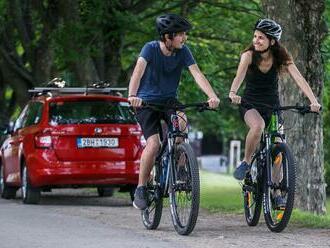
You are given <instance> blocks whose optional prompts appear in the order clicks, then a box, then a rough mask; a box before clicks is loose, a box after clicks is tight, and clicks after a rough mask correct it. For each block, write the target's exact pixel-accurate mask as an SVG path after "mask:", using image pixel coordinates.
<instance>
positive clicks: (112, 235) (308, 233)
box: [0, 190, 330, 248]
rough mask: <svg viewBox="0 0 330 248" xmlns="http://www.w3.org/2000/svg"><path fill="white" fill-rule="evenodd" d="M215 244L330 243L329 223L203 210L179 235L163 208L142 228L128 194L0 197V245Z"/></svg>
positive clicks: (318, 247) (134, 247) (317, 247)
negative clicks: (311, 225)
mask: <svg viewBox="0 0 330 248" xmlns="http://www.w3.org/2000/svg"><path fill="white" fill-rule="evenodd" d="M66 247H67V248H76V247H77V248H85V247H86V248H87V247H88V248H94V247H95V248H99V247H102V248H103V247H106V248H115V247H119V248H122V247H124V248H125V247H130V248H139V247H143V248H147V247H157V248H162V247H170V248H176V247H180V248H184V247H192V248H197V247H198V248H200V247H203V248H204V247H207V248H218V247H221V248H223V247H263V248H266V247H276V248H278V247H308V248H310V247H313V248H323V247H324V248H325V247H327V248H328V247H330V230H329V229H308V228H298V227H295V226H293V225H292V224H290V225H289V227H288V228H287V229H285V231H284V232H282V233H280V234H278V233H272V232H270V231H269V230H268V229H267V227H266V225H265V223H264V222H263V220H262V218H261V223H260V224H259V225H258V226H257V227H248V226H247V225H246V223H245V220H244V217H243V215H241V214H235V215H228V214H227V215H223V214H211V213H208V212H206V211H205V210H201V211H200V214H199V218H198V222H197V225H196V228H195V230H194V231H193V232H192V233H191V235H190V236H180V235H178V234H177V233H176V232H175V231H174V228H173V226H172V223H171V218H170V214H169V211H168V209H167V208H164V212H163V216H162V220H161V224H160V226H159V228H158V229H157V230H154V231H149V230H146V229H145V228H144V227H143V225H142V222H141V216H140V213H139V211H138V210H136V209H134V208H133V207H132V206H131V202H130V200H129V199H128V197H127V198H125V199H123V198H114V197H106V198H99V197H97V196H96V192H92V191H91V190H54V191H53V192H52V193H46V194H43V196H42V200H41V202H40V204H39V205H23V204H22V203H21V199H19V198H18V199H15V200H4V199H0V248H66Z"/></svg>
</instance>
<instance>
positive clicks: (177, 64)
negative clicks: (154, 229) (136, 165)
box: [128, 14, 220, 210]
mask: <svg viewBox="0 0 330 248" xmlns="http://www.w3.org/2000/svg"><path fill="white" fill-rule="evenodd" d="M156 27H157V30H158V33H159V35H160V41H151V42H148V43H146V44H145V45H144V47H143V48H142V50H141V53H140V55H139V58H138V60H137V63H136V66H135V69H134V71H133V74H132V77H131V80H130V84H129V96H128V101H129V102H130V103H131V105H132V106H133V107H140V106H141V104H142V101H147V102H150V103H166V102H167V101H168V100H171V99H172V100H173V99H174V100H175V99H176V97H177V88H178V85H179V81H180V77H181V72H182V70H183V69H184V68H189V71H190V73H191V74H192V76H193V77H194V79H195V81H196V83H197V84H198V85H199V86H200V88H201V89H202V90H203V92H204V93H205V94H206V95H207V96H208V97H209V100H208V103H209V106H210V107H211V108H216V107H217V106H218V105H219V102H220V101H219V98H218V97H217V95H216V94H215V92H214V91H213V89H212V87H211V85H210V83H209V82H208V80H207V79H206V78H205V76H204V75H203V73H202V72H201V71H200V70H199V68H198V66H197V64H196V62H195V60H194V58H193V56H192V54H191V52H190V50H189V48H188V47H187V46H186V45H185V44H184V43H185V42H186V40H187V34H186V32H187V31H188V30H190V29H191V24H190V23H189V22H188V21H187V20H186V19H185V18H183V17H181V16H178V15H175V14H166V15H162V16H159V17H157V19H156ZM136 117H137V120H138V122H139V124H140V126H141V128H142V132H143V135H144V137H145V139H146V140H147V144H146V147H145V148H144V150H143V152H142V155H141V163H140V174H139V183H138V187H137V189H136V191H135V195H134V202H133V205H134V207H136V208H138V209H142V210H143V209H145V208H147V195H146V194H147V192H146V183H147V180H148V178H149V175H150V172H151V170H152V167H153V165H154V162H155V158H156V155H157V153H158V150H159V147H160V136H159V132H160V120H161V119H164V120H165V121H166V122H167V123H168V122H169V117H170V113H168V114H164V113H163V112H159V111H156V110H153V109H150V108H142V109H137V115H136Z"/></svg>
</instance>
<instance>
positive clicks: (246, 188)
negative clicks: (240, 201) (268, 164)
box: [242, 159, 262, 226]
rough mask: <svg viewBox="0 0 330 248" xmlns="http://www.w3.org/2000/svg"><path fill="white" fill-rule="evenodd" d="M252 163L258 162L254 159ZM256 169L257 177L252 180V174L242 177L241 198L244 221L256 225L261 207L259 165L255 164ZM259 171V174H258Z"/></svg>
mask: <svg viewBox="0 0 330 248" xmlns="http://www.w3.org/2000/svg"><path fill="white" fill-rule="evenodd" d="M253 163H258V160H257V159H255V160H254V161H252V165H253ZM255 168H256V169H257V173H258V174H257V179H256V181H253V180H252V176H251V174H250V173H248V175H247V177H246V178H245V179H244V184H243V187H242V189H243V190H242V191H243V198H244V215H245V220H246V223H247V224H248V225H249V226H256V225H257V224H258V223H259V219H260V214H261V207H262V180H261V177H262V175H261V171H260V165H256V167H255ZM259 173H260V174H259Z"/></svg>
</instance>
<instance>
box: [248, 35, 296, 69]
mask: <svg viewBox="0 0 330 248" xmlns="http://www.w3.org/2000/svg"><path fill="white" fill-rule="evenodd" d="M269 40H271V38H270V39H269ZM269 50H270V52H271V53H272V54H273V64H274V66H275V69H276V70H277V72H279V73H281V72H284V71H285V67H286V66H288V65H289V64H292V63H293V60H292V56H291V55H290V54H289V52H288V51H287V49H286V48H285V47H284V46H282V45H281V44H280V43H279V42H278V41H275V43H274V45H271V46H270V48H269ZM247 51H252V64H255V65H257V66H259V65H260V62H261V60H262V57H261V54H260V53H259V52H257V51H256V50H255V49H254V46H253V44H251V45H250V46H248V47H247V48H246V49H245V50H244V51H243V53H244V52H247Z"/></svg>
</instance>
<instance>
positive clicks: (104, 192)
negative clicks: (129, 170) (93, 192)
mask: <svg viewBox="0 0 330 248" xmlns="http://www.w3.org/2000/svg"><path fill="white" fill-rule="evenodd" d="M97 193H98V195H99V196H100V197H107V196H108V197H110V196H113V193H114V188H111V187H106V188H104V187H97Z"/></svg>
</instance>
